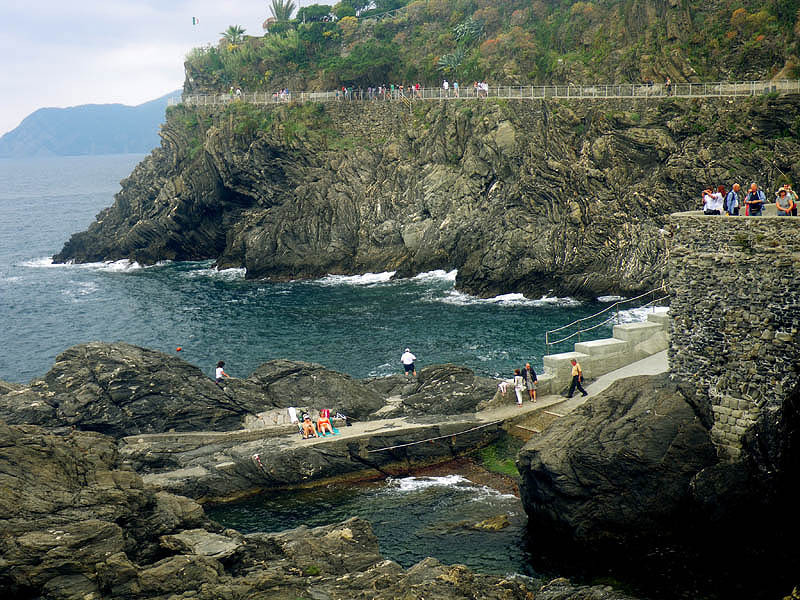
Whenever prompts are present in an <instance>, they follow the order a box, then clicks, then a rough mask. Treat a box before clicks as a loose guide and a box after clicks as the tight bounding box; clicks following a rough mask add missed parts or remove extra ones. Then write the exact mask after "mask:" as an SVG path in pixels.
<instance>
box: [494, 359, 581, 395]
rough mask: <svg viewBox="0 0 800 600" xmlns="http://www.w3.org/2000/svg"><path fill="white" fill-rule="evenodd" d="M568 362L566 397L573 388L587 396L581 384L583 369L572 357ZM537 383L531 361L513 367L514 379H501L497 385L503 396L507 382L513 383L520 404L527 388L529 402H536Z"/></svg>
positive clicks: (572, 391)
mask: <svg viewBox="0 0 800 600" xmlns="http://www.w3.org/2000/svg"><path fill="white" fill-rule="evenodd" d="M570 364H571V365H572V382H571V383H570V386H569V392H567V398H572V395H573V394H574V393H575V390H578V391H579V392H580V393H581V395H582V396H588V395H589V393H588V392H587V391H586V390H585V389H583V385H582V383H583V369H582V368H581V365H580V363H579V362H578V361H577V360H575V359H574V358H573V359H572V360H570ZM537 383H539V379H538V378H537V377H536V371H534V370H533V367H531V363H525V367H523V368H522V369H514V379H513V380H512V381H508V380H503V381H501V382H500V383H499V384H498V386H497V387H498V388H500V392H501V393H502V394H503V395H504V396H505V394H506V391H507V389H508V386H509V384H511V385H513V386H514V393H515V394H516V396H517V406H522V403H523V400H522V398H523V395H524V392H525V390H528V393H529V394H530V400H531V402H536V384H537Z"/></svg>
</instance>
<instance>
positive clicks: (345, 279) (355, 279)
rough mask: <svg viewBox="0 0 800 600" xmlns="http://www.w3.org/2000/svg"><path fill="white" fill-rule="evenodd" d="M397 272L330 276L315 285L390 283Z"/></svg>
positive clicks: (318, 280)
mask: <svg viewBox="0 0 800 600" xmlns="http://www.w3.org/2000/svg"><path fill="white" fill-rule="evenodd" d="M395 273H397V271H384V272H383V273H364V274H363V275H328V276H326V277H323V278H322V279H317V280H316V282H315V283H319V284H322V285H374V284H376V283H386V282H387V281H390V280H391V279H392V277H394V274H395Z"/></svg>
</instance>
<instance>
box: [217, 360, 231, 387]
mask: <svg viewBox="0 0 800 600" xmlns="http://www.w3.org/2000/svg"><path fill="white" fill-rule="evenodd" d="M224 366H225V361H224V360H221V361H219V362H218V363H217V370H216V373H215V375H216V377H215V379H214V380H215V381H216V383H217V385H219V386H221V385H222V379H223V378H225V377H227V378H228V379H230V377H231V376H230V375H228V374H227V373H226V372H225V371H224V369H223V367H224Z"/></svg>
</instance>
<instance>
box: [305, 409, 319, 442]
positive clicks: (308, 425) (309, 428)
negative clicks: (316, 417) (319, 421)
mask: <svg viewBox="0 0 800 600" xmlns="http://www.w3.org/2000/svg"><path fill="white" fill-rule="evenodd" d="M302 428H303V439H304V440H307V439H308V438H310V437H319V436H318V435H317V430H316V429H315V428H314V422H313V421H312V420H311V417H310V416H309V415H308V414H305V415H303V424H302Z"/></svg>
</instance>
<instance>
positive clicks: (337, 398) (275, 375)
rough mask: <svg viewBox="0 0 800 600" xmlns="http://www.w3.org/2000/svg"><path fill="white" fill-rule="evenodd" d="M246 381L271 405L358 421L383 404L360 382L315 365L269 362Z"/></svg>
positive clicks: (375, 393) (287, 361) (297, 362)
mask: <svg viewBox="0 0 800 600" xmlns="http://www.w3.org/2000/svg"><path fill="white" fill-rule="evenodd" d="M247 381H248V382H249V383H252V384H254V385H255V386H257V387H258V388H259V389H261V390H262V391H263V393H264V394H265V395H266V397H267V398H268V399H269V402H270V403H271V404H272V405H273V406H279V407H289V406H312V407H315V408H318V409H319V408H329V409H331V410H333V411H338V412H342V413H344V414H346V415H347V416H352V417H355V418H357V419H364V418H366V417H367V416H368V415H369V414H370V413H372V412H374V411H376V410H378V409H379V408H380V407H381V406H383V401H384V398H383V396H382V395H381V394H379V393H378V392H376V391H375V390H372V389H370V388H369V387H367V386H365V385H364V384H363V383H362V382H361V381H359V380H357V379H353V378H352V377H350V376H349V375H344V374H342V373H337V372H336V371H330V370H328V369H326V368H325V367H323V366H322V365H318V364H314V363H306V362H299V361H289V360H271V361H269V362H266V363H264V364H262V365H261V366H259V367H258V368H257V369H256V370H255V371H253V373H252V375H250V376H249V377H248V378H247Z"/></svg>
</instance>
